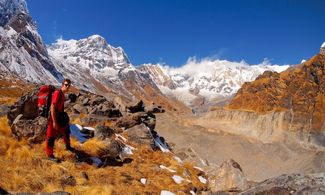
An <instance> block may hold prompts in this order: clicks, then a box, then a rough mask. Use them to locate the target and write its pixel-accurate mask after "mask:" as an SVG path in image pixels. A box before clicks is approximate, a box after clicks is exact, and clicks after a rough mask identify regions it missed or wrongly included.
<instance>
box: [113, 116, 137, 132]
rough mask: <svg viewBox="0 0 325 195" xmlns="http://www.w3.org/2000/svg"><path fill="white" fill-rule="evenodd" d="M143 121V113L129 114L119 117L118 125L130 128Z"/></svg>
mask: <svg viewBox="0 0 325 195" xmlns="http://www.w3.org/2000/svg"><path fill="white" fill-rule="evenodd" d="M141 123H142V120H141V115H134V114H128V115H126V116H123V117H121V118H119V119H118V120H117V122H116V126H117V127H119V128H124V129H128V128H131V127H134V126H136V125H139V124H141Z"/></svg>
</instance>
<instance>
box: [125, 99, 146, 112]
mask: <svg viewBox="0 0 325 195" xmlns="http://www.w3.org/2000/svg"><path fill="white" fill-rule="evenodd" d="M126 108H127V110H128V111H129V112H131V113H135V112H143V111H144V104H143V101H142V100H140V101H137V102H132V103H130V104H129V105H128V106H127V107H126Z"/></svg>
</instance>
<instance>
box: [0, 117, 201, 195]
mask: <svg viewBox="0 0 325 195" xmlns="http://www.w3.org/2000/svg"><path fill="white" fill-rule="evenodd" d="M0 143H1V144H0V170H1V171H0V178H1V180H0V186H1V187H2V188H4V189H6V190H7V191H10V192H53V191H67V192H70V193H71V194H159V193H160V191H161V190H169V191H172V192H175V193H178V194H184V192H186V193H188V190H189V189H190V187H191V186H195V187H196V188H197V189H204V188H206V187H207V186H206V185H204V184H202V183H201V182H200V181H199V180H198V176H199V175H201V174H203V173H201V172H200V171H199V170H197V169H195V168H193V165H191V164H188V163H184V164H179V163H178V162H177V161H176V160H174V159H173V157H172V154H168V153H162V152H160V151H152V150H149V149H147V148H146V147H143V146H136V145H134V144H132V145H133V146H136V147H137V149H136V150H134V155H133V156H132V159H133V160H132V162H130V163H124V164H123V166H106V167H102V168H96V167H95V166H94V165H90V164H87V163H75V162H74V154H73V153H71V152H68V151H65V150H64V144H63V142H62V141H61V140H58V141H56V143H55V155H56V156H57V157H59V158H61V159H62V160H63V161H62V162H61V163H59V164H55V163H53V162H51V161H48V160H47V159H46V157H45V153H44V148H45V144H44V143H42V144H36V145H29V144H28V142H27V141H17V140H15V139H14V138H13V137H11V130H10V128H9V126H8V123H7V119H6V118H5V117H2V118H0ZM72 146H73V147H75V148H76V149H78V150H82V151H84V152H86V153H88V154H91V155H95V154H96V151H98V150H100V149H101V148H102V147H104V146H105V145H104V144H103V143H102V142H100V141H98V140H95V139H93V140H89V141H87V142H86V143H84V144H79V143H78V142H77V141H76V140H74V139H72ZM160 165H164V166H166V167H169V168H171V169H173V170H176V173H171V172H169V171H167V170H163V169H160V168H159V166H160ZM83 172H84V173H86V174H87V175H88V178H89V179H88V180H87V179H85V177H84V176H83ZM184 173H186V174H185V175H186V176H184ZM173 175H179V176H181V177H183V178H184V179H188V180H190V181H192V183H191V182H188V181H183V182H182V183H181V184H176V183H175V182H174V181H173V180H172V178H171V177H172V176H173ZM141 178H146V179H147V183H146V184H145V185H143V184H142V183H141V182H140V179H141Z"/></svg>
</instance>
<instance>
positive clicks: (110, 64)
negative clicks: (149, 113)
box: [48, 35, 155, 98]
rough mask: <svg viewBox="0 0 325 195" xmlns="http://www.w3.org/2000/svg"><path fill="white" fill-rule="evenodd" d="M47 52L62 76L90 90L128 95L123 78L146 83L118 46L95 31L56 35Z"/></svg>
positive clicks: (130, 96)
mask: <svg viewBox="0 0 325 195" xmlns="http://www.w3.org/2000/svg"><path fill="white" fill-rule="evenodd" d="M48 53H49V55H50V56H51V59H52V60H53V61H54V62H55V64H56V67H57V69H58V70H59V71H60V72H62V73H63V75H64V76H66V77H68V78H70V79H71V80H72V81H73V83H75V85H77V86H78V87H80V88H82V89H86V90H89V91H92V92H96V93H99V92H104V93H105V92H114V93H116V94H119V95H122V96H125V97H128V98H132V96H133V95H132V93H131V92H130V91H129V90H128V89H127V88H126V87H125V85H124V81H125V80H127V79H129V78H132V77H134V79H135V81H134V83H135V84H139V85H140V86H141V83H143V84H144V83H149V82H148V81H143V79H144V78H143V77H142V76H141V75H140V74H141V73H140V72H138V71H137V70H136V69H135V68H134V67H133V66H132V64H130V62H129V59H128V57H127V55H126V54H125V53H124V51H123V49H122V48H121V47H117V48H115V47H113V46H111V45H109V44H108V43H107V42H106V40H105V39H104V38H103V37H101V36H99V35H92V36H90V37H88V38H85V39H80V40H62V39H59V40H57V42H56V43H53V44H51V45H49V46H48ZM151 84H153V85H154V86H155V84H154V83H153V82H151ZM140 86H139V87H140Z"/></svg>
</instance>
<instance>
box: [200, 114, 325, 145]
mask: <svg viewBox="0 0 325 195" xmlns="http://www.w3.org/2000/svg"><path fill="white" fill-rule="evenodd" d="M294 117H295V116H294V115H293V114H292V112H290V111H283V112H275V111H273V112H269V113H267V114H260V113H256V112H251V111H242V110H228V109H217V110H213V111H210V112H209V113H207V114H206V115H205V116H203V117H201V118H200V119H198V120H196V121H195V122H194V123H195V124H198V125H201V126H203V127H206V128H211V129H218V130H223V131H226V132H229V133H232V134H239V135H243V136H247V137H253V138H256V139H258V140H260V141H262V142H264V143H271V142H285V143H291V142H296V143H299V144H300V145H302V146H303V147H305V148H309V149H318V150H324V149H325V144H324V143H325V132H323V131H317V132H315V131H306V129H307V130H308V127H309V123H307V124H304V123H294V122H293V119H294Z"/></svg>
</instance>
